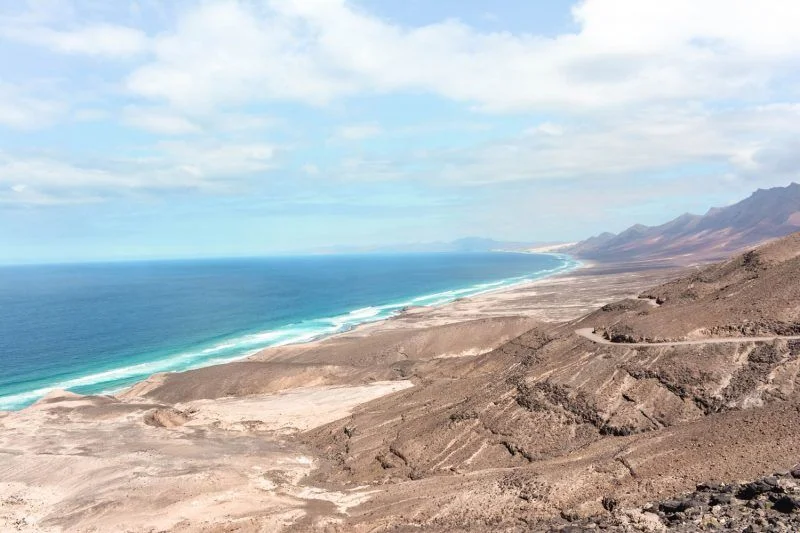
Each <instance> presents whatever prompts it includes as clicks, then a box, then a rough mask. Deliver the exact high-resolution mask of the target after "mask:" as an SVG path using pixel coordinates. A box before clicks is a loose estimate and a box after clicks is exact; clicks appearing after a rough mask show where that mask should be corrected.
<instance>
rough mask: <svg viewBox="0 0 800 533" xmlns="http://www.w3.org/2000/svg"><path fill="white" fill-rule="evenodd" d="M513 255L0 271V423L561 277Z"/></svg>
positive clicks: (559, 266) (559, 265)
mask: <svg viewBox="0 0 800 533" xmlns="http://www.w3.org/2000/svg"><path fill="white" fill-rule="evenodd" d="M575 265H576V263H575V262H574V261H573V260H571V259H570V258H568V257H566V256H559V255H543V254H522V253H519V254H517V253H468V254H466V253H465V254H456V253H452V254H419V255H416V254H415V255H360V256H313V257H281V258H264V259H229V260H202V261H163V262H135V263H109V264H81V265H41V266H12V267H2V268H0V410H3V409H5V410H9V409H19V408H21V407H24V406H25V405H28V404H30V403H32V402H34V401H36V400H37V399H38V398H40V397H42V396H43V395H45V394H46V393H47V392H49V391H50V390H52V389H54V388H59V389H68V390H72V391H75V392H78V393H100V392H111V391H115V390H119V389H121V388H124V387H126V386H129V385H131V384H133V383H135V382H136V381H139V380H141V379H143V378H145V377H147V376H149V375H150V374H153V373H155V372H166V371H181V370H187V369H190V368H196V367H199V366H206V365H212V364H218V363H223V362H227V361H232V360H235V359H238V358H242V357H245V356H247V355H249V354H252V353H253V352H255V351H257V350H259V349H261V348H264V347H268V346H277V345H283V344H289V343H297V342H304V341H308V340H311V339H315V338H318V337H321V336H325V335H330V334H333V333H337V332H341V331H345V330H347V329H350V328H353V327H355V326H356V325H358V324H361V323H364V322H369V321H374V320H380V319H383V318H387V317H389V316H391V315H393V314H396V313H398V312H399V311H400V310H401V309H402V308H403V307H405V306H414V305H441V304H443V303H446V302H449V301H452V300H454V299H456V298H460V297H464V296H471V295H475V294H479V293H482V292H486V291H491V290H496V289H499V288H502V287H505V286H509V285H514V284H518V283H522V282H525V281H528V280H533V279H537V278H541V277H544V276H547V275H550V274H553V273H556V272H559V271H563V270H567V269H570V268H573V267H574V266H575Z"/></svg>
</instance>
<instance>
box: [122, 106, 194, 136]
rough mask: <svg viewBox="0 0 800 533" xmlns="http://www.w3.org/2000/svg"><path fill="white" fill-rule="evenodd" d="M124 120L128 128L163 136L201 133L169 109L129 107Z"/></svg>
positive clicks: (187, 120) (189, 122)
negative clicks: (131, 127)
mask: <svg viewBox="0 0 800 533" xmlns="http://www.w3.org/2000/svg"><path fill="white" fill-rule="evenodd" d="M124 120H125V123H126V124H128V125H130V126H133V127H136V128H140V129H143V130H145V131H149V132H152V133H160V134H163V135H185V134H190V133H199V132H200V131H201V128H200V127H199V126H198V125H197V124H194V123H193V122H191V121H190V120H189V119H187V118H185V117H182V116H179V115H176V114H174V113H173V112H171V111H170V110H169V109H156V108H141V107H129V108H127V109H126V110H125V113H124Z"/></svg>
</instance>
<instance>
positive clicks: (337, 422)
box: [0, 263, 674, 533]
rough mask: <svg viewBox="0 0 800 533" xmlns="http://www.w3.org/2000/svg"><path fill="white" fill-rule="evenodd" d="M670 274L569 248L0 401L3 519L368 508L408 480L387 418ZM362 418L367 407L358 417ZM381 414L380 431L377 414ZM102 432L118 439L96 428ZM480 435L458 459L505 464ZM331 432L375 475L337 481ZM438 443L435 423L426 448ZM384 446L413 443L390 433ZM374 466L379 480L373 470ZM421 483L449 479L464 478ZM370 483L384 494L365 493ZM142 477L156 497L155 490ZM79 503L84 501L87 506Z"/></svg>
mask: <svg viewBox="0 0 800 533" xmlns="http://www.w3.org/2000/svg"><path fill="white" fill-rule="evenodd" d="M620 269H621V270H625V272H622V273H620V272H619V270H620ZM673 275H674V270H671V271H666V270H660V271H653V270H648V269H639V270H637V269H636V268H635V267H634V268H633V269H630V268H628V269H626V268H623V267H621V266H616V267H609V265H596V264H587V263H583V264H581V265H580V267H579V268H573V269H572V270H569V271H565V272H561V273H556V274H554V275H550V276H547V277H544V278H540V279H537V280H533V281H531V282H526V283H522V284H516V285H515V286H513V287H505V288H501V289H494V290H490V291H485V292H483V293H482V294H479V295H475V296H472V297H469V298H462V299H459V300H455V301H452V302H450V303H448V304H443V305H440V306H437V307H427V308H422V309H414V310H410V312H406V313H403V314H400V315H398V316H395V317H392V318H391V319H384V320H380V321H374V322H371V323H367V324H363V325H361V326H360V327H357V328H355V329H352V330H349V331H346V332H341V333H339V334H337V335H333V336H329V337H326V338H324V339H320V340H317V341H314V342H307V343H303V344H294V345H286V346H279V347H272V348H267V349H265V350H261V351H259V352H258V353H257V354H255V355H251V356H249V357H247V358H246V359H244V360H239V361H235V362H230V363H226V364H219V365H215V366H207V367H203V368H199V369H196V370H187V371H184V372H172V373H161V374H154V375H152V376H150V377H149V378H147V379H144V380H141V381H139V382H137V383H136V384H135V385H134V386H133V387H131V388H129V389H127V390H126V391H124V392H123V393H120V394H118V395H117V396H101V395H94V396H92V395H90V396H80V395H77V394H72V393H68V392H52V393H50V394H49V395H47V396H46V397H45V398H44V399H42V400H40V401H38V402H36V403H35V404H34V405H33V406H30V407H28V408H25V409H22V410H18V411H13V412H4V413H0V427H2V428H3V430H4V431H2V432H0V452H3V453H5V454H7V455H4V457H7V459H8V460H7V461H6V465H5V467H4V468H3V469H0V470H2V473H3V475H4V483H0V505H2V502H4V501H7V502H15V503H13V506H11V507H7V509H6V514H5V515H3V514H2V513H0V529H2V528H3V526H4V525H6V526H8V527H12V526H14V524H16V523H18V522H19V520H21V519H22V518H24V519H25V520H26V522H25V526H26V527H25V528H23V529H22V530H21V531H29V532H31V533H33V532H34V531H35V532H36V533H41V532H44V531H48V532H49V531H52V532H53V533H56V532H57V531H59V530H60V529H59V528H61V529H64V528H66V529H69V530H73V531H88V530H92V528H94V529H100V530H123V529H124V530H131V531H150V530H153V529H155V530H170V531H173V530H174V531H185V532H188V531H196V530H197V528H195V527H194V526H196V525H197V524H201V523H202V524H206V525H209V527H211V526H212V525H213V526H217V525H219V526H220V527H221V526H222V525H224V524H234V525H242V526H243V527H244V529H243V531H250V530H253V531H255V530H256V529H247V527H248V526H247V524H249V523H251V521H255V522H254V523H257V524H259V526H260V527H261V529H258V530H265V529H266V530H274V531H280V530H283V529H284V528H287V527H291V525H292V524H294V525H295V527H299V528H300V530H312V529H314V527H316V525H319V524H325V523H330V524H337V523H343V521H345V520H351V519H354V520H357V517H358V516H360V515H359V514H358V513H360V512H361V511H358V510H356V509H360V508H362V506H365V505H380V499H381V498H383V497H385V496H388V497H394V496H392V494H395V493H394V492H391V491H396V490H401V491H402V490H404V489H403V487H404V485H403V484H402V483H401V484H399V485H398V484H395V482H396V481H398V480H400V481H402V480H403V479H405V480H406V481H408V479H409V478H407V477H404V476H405V474H404V472H405V470H406V467H404V466H403V464H402V459H400V458H399V457H400V456H397V455H391V454H389V455H384V454H381V453H377V452H375V451H373V447H374V446H378V447H379V448H380V447H381V446H382V444H381V442H383V439H384V438H385V437H386V435H387V433H386V431H388V432H389V433H390V434H395V433H396V432H397V431H398V429H399V428H394V429H393V430H390V428H393V427H394V426H395V425H397V424H398V423H400V422H399V421H400V420H402V415H401V414H398V413H399V412H400V411H402V412H405V410H410V411H409V412H410V413H415V412H417V411H416V410H417V409H422V412H426V410H427V407H426V406H427V405H429V404H430V405H437V402H444V403H443V404H442V405H441V406H440V407H437V408H436V409H437V410H438V409H441V408H444V409H447V410H450V409H453V408H456V409H457V410H458V409H460V408H458V407H457V406H458V405H461V404H462V403H463V402H467V401H468V398H470V397H473V396H474V395H476V394H477V395H478V397H480V395H481V394H483V392H481V391H484V389H483V388H482V387H485V386H490V387H491V386H494V385H498V386H499V385H503V384H504V383H507V379H506V378H500V379H498V380H497V382H496V383H495V380H491V379H490V380H489V382H487V383H485V384H484V385H483V386H482V387H481V388H474V387H473V383H483V381H481V380H485V379H486V378H487V376H491V375H493V373H496V372H501V373H502V372H504V370H503V369H504V368H514V365H513V364H511V365H510V363H511V361H517V362H519V359H516V357H517V356H516V355H515V354H514V353H513V350H514V349H515V348H513V346H516V344H514V343H513V342H512V341H513V340H514V339H520V338H521V339H523V341H522V342H523V345H522V346H523V349H524V346H525V344H524V343H526V342H530V341H526V340H524V339H526V338H528V337H526V336H529V338H530V339H531V340H532V339H535V338H536V337H537V335H538V333H537V331H540V330H541V329H542V328H547V329H551V328H555V329H553V331H555V330H556V329H558V328H560V327H561V326H560V325H559V324H556V323H561V322H564V321H567V320H573V319H575V318H577V317H579V316H582V315H584V314H585V313H586V311H587V310H593V309H595V308H596V307H597V306H599V305H602V304H604V303H608V302H609V301H616V300H619V299H622V298H627V297H631V296H634V297H635V295H636V294H638V291H641V290H644V289H646V288H648V287H651V286H653V285H656V284H658V283H660V282H662V281H664V280H666V279H669V278H671V277H672V276H673ZM545 322H549V324H545ZM506 346H509V347H511V348H510V349H511V350H512V352H511V353H509V352H506V351H505V350H504V349H503V347H506ZM498 375H499V374H498ZM476 380H477V381H476ZM493 383H494V385H492V384H493ZM503 397H506V395H503ZM431 402H433V403H431ZM452 402H454V403H452ZM498 408H499V407H498ZM398 409H399V410H400V411H398ZM459 413H460V411H458V412H457V413H456V414H455V415H454V416H455V418H453V417H451V418H447V417H446V416H445V422H444V425H443V426H441V427H439V426H431V427H427V426H426V428H425V429H424V430H423V429H422V428H418V429H416V430H414V431H411V432H408V431H401V432H400V433H397V435H398V438H399V436H400V435H404V434H406V435H411V434H418V433H419V432H421V431H424V432H433V433H432V434H433V435H438V434H439V432H441V431H460V430H461V429H459V428H463V429H465V430H468V428H469V427H471V425H472V420H473V418H472V416H473V415H472V414H471V411H465V412H464V413H463V416H461V415H459ZM373 416H374V417H376V418H375V420H374V421H373V420H371V419H369V420H366V419H364V417H373ZM412 418H413V417H412ZM354 420H355V422H354ZM384 426H386V431H384V430H383V429H380V428H382V427H384ZM448 428H449V429H448ZM373 431H375V432H376V433H375V434H374V436H373V435H372V433H371V432H373ZM504 431H505V430H504ZM110 434H113V435H116V436H118V437H119V438H114V439H109V438H108V436H109V435H110ZM482 434H483V433H482V432H478V433H474V432H471V431H469V430H468V436H467V437H465V438H464V439H462V440H463V443H464V444H465V445H469V446H473V444H476V445H477V447H476V448H474V449H473V448H470V450H469V452H468V453H467V455H466V456H465V457H464V458H465V459H466V460H467V462H466V463H464V464H465V465H467V464H470V462H471V461H472V459H467V457H473V458H475V460H476V461H483V462H485V461H487V460H490V462H491V461H496V460H497V461H500V462H499V463H497V465H496V466H509V465H512V466H513V464H516V463H514V461H516V460H518V459H514V456H512V455H509V451H508V450H507V449H506V448H503V447H502V445H499V444H498V445H496V446H494V445H493V446H488V445H481V444H480V443H478V442H473V440H474V438H476V436H478V435H482ZM437 438H438V437H437ZM443 438H444V437H443ZM328 439H333V441H331V442H329V441H328ZM340 439H346V441H347V442H348V443H351V444H352V445H353V448H352V450H353V453H355V454H356V456H354V459H353V460H355V461H356V463H353V464H354V466H357V467H358V465H360V464H361V462H360V461H361V459H360V457H361V455H360V454H361V452H359V451H358V450H361V449H362V447H364V448H363V450H364V452H363V453H364V454H365V455H364V456H363V458H364V460H365V461H366V463H364V464H367V465H369V467H368V468H369V472H373V473H372V474H368V475H366V476H365V477H364V478H363V479H362V478H360V477H356V478H353V479H349V478H347V476H346V475H344V474H343V473H342V472H343V471H342V470H340V469H338V467H336V465H338V464H339V463H338V462H337V459H336V457H337V455H336V453H335V450H336V449H337V448H336V447H337V446H339V444H341V442H339V441H340ZM451 440H452V437H450V436H448V437H446V438H444V440H442V441H441V442H440V444H441V446H439V445H438V444H437V446H436V448H437V449H438V448H440V447H441V448H442V449H444V448H445V447H446V446H448V444H447V443H448V442H450V441H451ZM453 442H455V441H453ZM337 443H339V444H337ZM470 443H471V444H470ZM331 446H333V448H331ZM497 446H500V447H499V448H497ZM392 449H396V450H397V453H400V454H401V455H404V456H405V454H406V453H411V452H410V451H409V450H406V449H405V448H403V447H402V446H401V447H399V448H392ZM143 450H146V451H144V452H143ZM221 450H224V453H221ZM451 451H452V450H451ZM495 451H497V453H495ZM449 453H450V452H447V453H445V454H444V455H445V456H446V455H448V454H449ZM143 454H144V455H143ZM332 454H333V455H332ZM487 454H488V455H487ZM376 457H378V459H376ZM440 459H445V460H446V457H442V458H440ZM437 460H438V459H437ZM42 461H46V462H45V463H43V462H42ZM504 461H505V462H504ZM508 461H511V463H508V464H506V462H508ZM501 463H502V464H501ZM481 464H482V463H481ZM493 464H494V463H491V464H490V463H486V465H487V466H492V465H493ZM42 465H45V466H44V467H43V466H42ZM143 467H144V469H143ZM358 468H361V467H358ZM442 468H445V467H442ZM331 469H333V470H331ZM445 470H446V469H445ZM447 471H448V472H449V470H447ZM59 472H61V473H63V474H58V473H59ZM76 472H77V473H79V475H77V476H76ZM54 473H56V474H55V475H54ZM373 474H374V476H375V477H373ZM398 475H399V477H398ZM342 476H344V477H342ZM385 476H389V477H388V478H385ZM393 476H394V477H393ZM384 479H388V480H390V481H392V483H389V484H388V485H384V484H383V482H382V481H381V480H384ZM411 479H413V478H411ZM121 480H125V481H121ZM131 480H133V481H131ZM431 480H432V481H431V482H432V483H438V482H439V481H441V482H442V483H444V484H445V485H446V484H447V483H448V482H450V481H451V480H453V481H460V480H462V478H460V477H452V478H449V477H447V476H445V477H443V478H439V477H434V478H431ZM410 483H414V482H413V481H410ZM423 484H424V481H423ZM415 486H416V485H415ZM380 487H383V488H385V489H388V490H389V492H380V493H378V492H375V491H376V490H378V488H380ZM421 490H423V491H424V490H425V489H424V487H422V489H421ZM154 491H156V492H157V493H159V494H164V495H170V496H169V497H166V498H158V499H154V498H152V494H153V493H154ZM442 491H444V492H448V491H447V490H446V487H442V488H441V490H440V488H439V487H438V485H437V486H436V487H434V492H435V493H436V494H439V493H440V492H442ZM515 498H516V497H515ZM87 501H92V502H95V503H96V505H93V506H92V507H90V508H87V507H86V502H87ZM373 501H374V503H369V502H373ZM232 517H233V518H232ZM237 517H241V519H239V518H237ZM240 520H241V521H240ZM329 520H330V521H332V522H326V521H329ZM312 526H313V527H312ZM14 527H15V526H14ZM343 527H344V526H343ZM334 530H336V529H334ZM347 530H350V529H347Z"/></svg>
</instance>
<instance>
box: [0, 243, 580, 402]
mask: <svg viewBox="0 0 800 533" xmlns="http://www.w3.org/2000/svg"><path fill="white" fill-rule="evenodd" d="M514 253H521V254H529V253H534V252H529V251H524V252H514ZM535 253H537V254H538V255H548V256H552V257H555V258H558V259H560V260H562V261H563V264H562V265H561V266H560V267H557V268H554V269H549V270H542V271H539V272H536V273H534V274H530V275H523V276H516V277H512V278H504V279H501V280H497V281H492V282H482V283H477V284H474V285H470V286H468V287H456V288H452V289H448V290H445V291H441V292H438V293H432V294H421V295H416V296H410V297H408V298H406V299H405V300H408V302H401V303H385V304H376V305H370V306H366V307H363V308H360V309H355V310H352V311H349V312H344V313H341V314H339V315H334V316H330V317H321V318H314V319H307V320H303V321H300V322H295V323H290V324H285V325H283V326H278V327H276V328H274V329H271V330H259V331H257V332H244V333H241V334H236V335H235V336H231V337H229V338H228V337H226V338H223V339H219V340H217V341H214V343H213V345H210V346H207V347H206V346H205V345H199V346H195V347H194V348H191V347H190V348H188V349H185V350H179V351H178V353H175V354H170V355H168V356H167V357H165V358H163V359H154V360H152V361H141V362H135V363H133V364H128V365H122V366H119V367H115V368H110V369H102V370H98V371H97V372H92V373H88V374H85V375H79V376H74V377H71V378H67V379H66V380H62V381H61V382H58V383H55V384H53V385H52V386H50V385H47V386H44V387H39V388H36V389H34V390H30V391H23V392H18V393H13V394H9V395H6V396H2V397H0V412H15V411H19V410H22V409H25V408H27V407H30V406H31V405H34V404H35V403H36V402H38V401H39V400H41V399H42V398H44V397H46V396H47V395H48V394H51V393H52V392H54V391H62V390H66V391H70V390H71V389H74V388H80V387H91V386H92V385H93V383H92V382H93V381H96V382H97V383H98V384H99V383H102V382H103V381H112V380H113V379H107V380H100V381H97V380H98V378H102V377H106V376H108V377H110V378H113V376H123V377H120V378H118V379H125V378H124V375H125V374H128V373H131V372H136V369H137V368H142V367H146V366H151V365H152V366H156V367H157V366H159V365H160V366H163V367H166V368H164V369H158V368H155V369H153V370H152V371H150V372H147V373H145V372H136V374H137V376H138V377H136V379H135V380H132V381H131V382H130V383H128V384H125V385H122V386H113V387H111V388H102V389H100V390H97V391H88V392H85V393H79V394H82V395H108V396H115V395H120V394H125V393H126V392H127V391H129V390H130V389H131V388H134V387H136V386H137V385H139V384H140V383H141V382H143V381H147V380H150V379H151V378H152V377H153V376H156V375H160V374H164V373H176V372H189V371H193V370H198V369H201V368H207V367H211V366H219V365H225V364H229V363H234V362H237V361H244V360H248V359H250V358H252V357H256V356H258V354H260V353H261V352H263V351H265V350H270V349H273V348H278V347H283V346H301V345H305V344H313V343H318V342H321V341H324V340H326V339H330V338H334V337H337V336H341V335H346V334H349V333H353V332H355V331H357V330H361V329H363V328H365V327H370V326H374V325H376V324H382V323H384V322H386V321H390V320H394V319H397V318H399V317H402V316H404V315H406V314H407V311H408V309H436V308H440V307H442V306H447V305H449V304H452V303H454V302H456V301H459V300H464V299H471V298H475V297H480V296H484V295H489V294H496V293H503V292H506V291H511V290H514V289H517V288H520V287H523V286H526V285H529V284H531V283H536V282H537V281H541V280H543V279H549V278H553V277H557V276H559V275H563V274H567V273H569V272H574V271H576V270H579V269H582V268H586V267H587V266H588V265H586V264H585V263H584V262H583V261H580V260H578V259H575V258H573V257H572V256H570V255H568V254H562V253H557V252H541V253H540V252H535ZM532 276H533V277H532ZM520 278H523V279H520ZM517 279H520V281H518V282H514V280H517ZM495 285H496V286H495ZM483 286H491V287H489V288H486V289H484V290H481V288H482V287H483ZM473 291H475V292H473ZM461 293H463V294H464V295H461ZM447 294H450V295H451V296H453V297H452V298H451V297H448V296H443V295H447ZM437 296H440V298H439V299H437V300H434V301H433V303H430V304H421V305H418V306H416V305H406V304H411V303H412V302H414V301H417V300H421V301H425V300H427V299H432V298H435V297H437ZM443 298H445V299H444V300H442V299H443ZM440 300H442V301H440ZM389 309H391V311H390V314H388V315H386V316H379V315H380V314H381V312H382V311H383V310H389ZM367 311H369V312H373V311H375V314H374V315H370V316H365V317H364V319H363V320H361V321H358V322H355V323H354V324H353V325H348V324H347V320H348V317H352V318H350V320H356V321H357V320H359V317H358V313H364V312H367ZM337 319H338V320H340V321H342V322H344V324H343V325H341V326H339V325H336V321H337ZM314 321H320V322H322V321H329V322H330V323H331V325H330V326H329V327H330V328H333V330H332V331H330V332H325V331H321V332H318V333H315V332H313V330H312V331H311V332H308V333H304V332H300V333H296V334H295V335H294V336H291V335H290V336H289V338H288V339H286V340H283V339H281V337H282V336H283V335H286V334H287V333H288V332H291V331H293V330H297V329H301V328H302V324H304V323H307V322H314ZM282 333H283V335H282ZM270 336H272V337H274V338H276V339H280V340H278V341H277V342H276V343H275V344H266V345H263V346H260V347H256V348H251V349H246V348H244V347H243V349H245V351H244V352H243V353H240V354H237V355H233V356H230V357H220V358H212V359H207V360H204V361H202V362H200V363H198V364H190V365H188V366H185V367H180V366H178V367H177V368H171V366H173V365H179V363H173V362H172V360H176V359H177V360H180V359H184V358H188V357H189V356H192V355H195V356H198V357H199V356H202V355H203V354H204V353H213V351H214V350H218V349H224V348H227V347H229V345H230V344H231V343H234V342H235V340H236V339H239V340H241V341H243V342H244V343H245V346H246V343H247V342H249V341H248V340H247V339H249V338H252V339H253V341H252V343H253V344H259V343H260V342H259V340H258V338H259V337H262V338H263V337H270ZM270 341H272V339H268V340H266V341H261V342H270ZM209 344H210V343H209ZM198 354H199V355H198Z"/></svg>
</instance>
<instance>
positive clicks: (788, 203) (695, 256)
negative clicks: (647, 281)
mask: <svg viewBox="0 0 800 533" xmlns="http://www.w3.org/2000/svg"><path fill="white" fill-rule="evenodd" d="M798 230H800V184H797V183H791V184H790V185H787V186H786V187H774V188H770V189H758V190H756V191H755V192H753V193H752V194H751V195H750V196H749V197H747V198H745V199H744V200H741V201H740V202H737V203H735V204H733V205H730V206H727V207H712V208H710V209H709V210H708V211H707V212H706V214H704V215H695V214H692V213H684V214H683V215H680V216H679V217H677V218H674V219H673V220H670V221H669V222H666V223H664V224H661V225H658V226H644V225H642V224H635V225H633V226H631V227H630V228H628V229H626V230H623V231H622V232H620V233H618V234H613V233H609V232H605V233H601V234H600V235H596V236H594V237H590V238H589V239H586V240H584V241H581V242H579V243H577V244H575V245H574V246H571V247H569V248H567V249H565V250H564V251H565V252H567V253H571V254H573V255H575V256H577V257H579V258H584V259H595V260H601V261H609V260H614V261H631V260H634V261H665V260H669V261H672V262H676V263H685V262H692V261H696V260H715V259H721V258H724V257H727V256H730V255H731V254H734V253H736V252H739V251H742V250H744V249H746V248H749V247H752V246H755V245H758V244H761V243H763V242H766V241H768V240H770V239H773V238H777V237H783V236H785V235H788V234H790V233H792V232H794V231H798Z"/></svg>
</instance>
